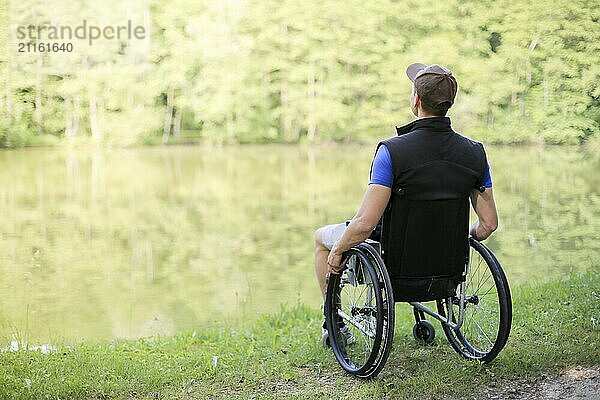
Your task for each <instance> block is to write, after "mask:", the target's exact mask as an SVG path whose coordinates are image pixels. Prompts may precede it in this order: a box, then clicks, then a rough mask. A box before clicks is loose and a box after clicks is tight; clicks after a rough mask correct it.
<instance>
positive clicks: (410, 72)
mask: <svg viewBox="0 0 600 400" xmlns="http://www.w3.org/2000/svg"><path fill="white" fill-rule="evenodd" d="M426 67H427V64H422V63H412V64H410V65H409V66H408V68H406V76H408V79H410V80H411V81H412V82H414V81H415V78H416V77H417V74H418V73H419V71H420V70H422V69H424V68H426Z"/></svg>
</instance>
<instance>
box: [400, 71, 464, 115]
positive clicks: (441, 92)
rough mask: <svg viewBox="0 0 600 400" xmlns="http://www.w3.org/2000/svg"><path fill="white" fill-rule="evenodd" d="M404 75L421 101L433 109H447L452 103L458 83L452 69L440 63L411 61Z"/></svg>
mask: <svg viewBox="0 0 600 400" xmlns="http://www.w3.org/2000/svg"><path fill="white" fill-rule="evenodd" d="M406 75H407V76H408V79H410V80H411V81H412V82H413V83H414V85H415V89H416V90H417V94H418V95H419V98H420V99H421V101H422V102H423V103H425V104H426V105H427V106H429V107H431V108H434V109H448V108H450V107H451V106H452V104H454V99H455V97H456V92H457V91H458V83H457V82H456V78H455V77H454V76H453V75H452V71H450V70H449V69H448V68H445V67H442V66H441V65H437V64H433V65H427V64H422V63H413V64H410V65H409V66H408V68H406Z"/></svg>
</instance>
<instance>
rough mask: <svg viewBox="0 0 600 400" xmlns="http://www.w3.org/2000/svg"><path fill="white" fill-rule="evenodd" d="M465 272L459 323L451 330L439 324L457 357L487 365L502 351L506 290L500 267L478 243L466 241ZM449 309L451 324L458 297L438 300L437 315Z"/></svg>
mask: <svg viewBox="0 0 600 400" xmlns="http://www.w3.org/2000/svg"><path fill="white" fill-rule="evenodd" d="M470 245H471V249H470V256H469V269H468V274H467V278H466V282H465V299H466V301H465V309H464V319H463V324H462V326H461V327H460V329H458V330H455V329H452V328H451V327H450V326H448V325H446V324H442V328H443V329H444V333H445V334H446V337H447V338H448V341H449V342H450V344H451V345H452V347H453V348H454V350H456V351H457V352H458V353H459V354H461V355H462V356H464V357H466V358H468V359H471V360H479V361H481V362H484V363H487V362H490V361H492V360H493V359H494V358H496V356H497V355H498V353H500V351H501V350H502V348H503V347H504V345H505V344H506V341H507V340H508V335H509V334H510V327H511V321H512V301H511V296H510V288H509V286H508V281H507V279H506V275H505V274H504V271H503V270H502V266H501V265H500V262H499V261H498V259H497V258H496V257H495V256H494V254H493V253H492V252H491V251H490V250H489V249H488V248H487V247H486V246H485V245H484V244H482V243H479V242H478V241H476V240H474V239H472V238H471V239H470ZM449 307H452V315H453V321H456V318H458V314H459V301H458V298H456V297H455V298H452V299H445V300H439V301H438V312H439V313H440V315H442V316H446V315H447V314H448V309H449Z"/></svg>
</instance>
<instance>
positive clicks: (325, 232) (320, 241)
mask: <svg viewBox="0 0 600 400" xmlns="http://www.w3.org/2000/svg"><path fill="white" fill-rule="evenodd" d="M345 229H346V224H345V223H341V224H334V225H327V226H324V227H322V228H319V229H317V231H316V232H315V275H316V276H317V281H318V282H319V287H320V288H321V294H322V295H323V301H324V300H325V293H326V291H327V257H329V251H330V250H331V248H332V247H333V245H334V244H335V242H337V240H338V239H339V238H341V237H342V235H343V234H344V230H345Z"/></svg>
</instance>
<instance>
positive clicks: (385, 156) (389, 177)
mask: <svg viewBox="0 0 600 400" xmlns="http://www.w3.org/2000/svg"><path fill="white" fill-rule="evenodd" d="M372 183H374V184H377V185H383V186H387V187H389V188H391V187H392V186H393V184H394V172H393V170H392V157H391V156H390V152H389V150H388V148H387V147H385V145H384V144H382V145H381V146H379V149H377V153H376V154H375V159H374V160H373V169H372V171H371V182H369V184H372Z"/></svg>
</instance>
